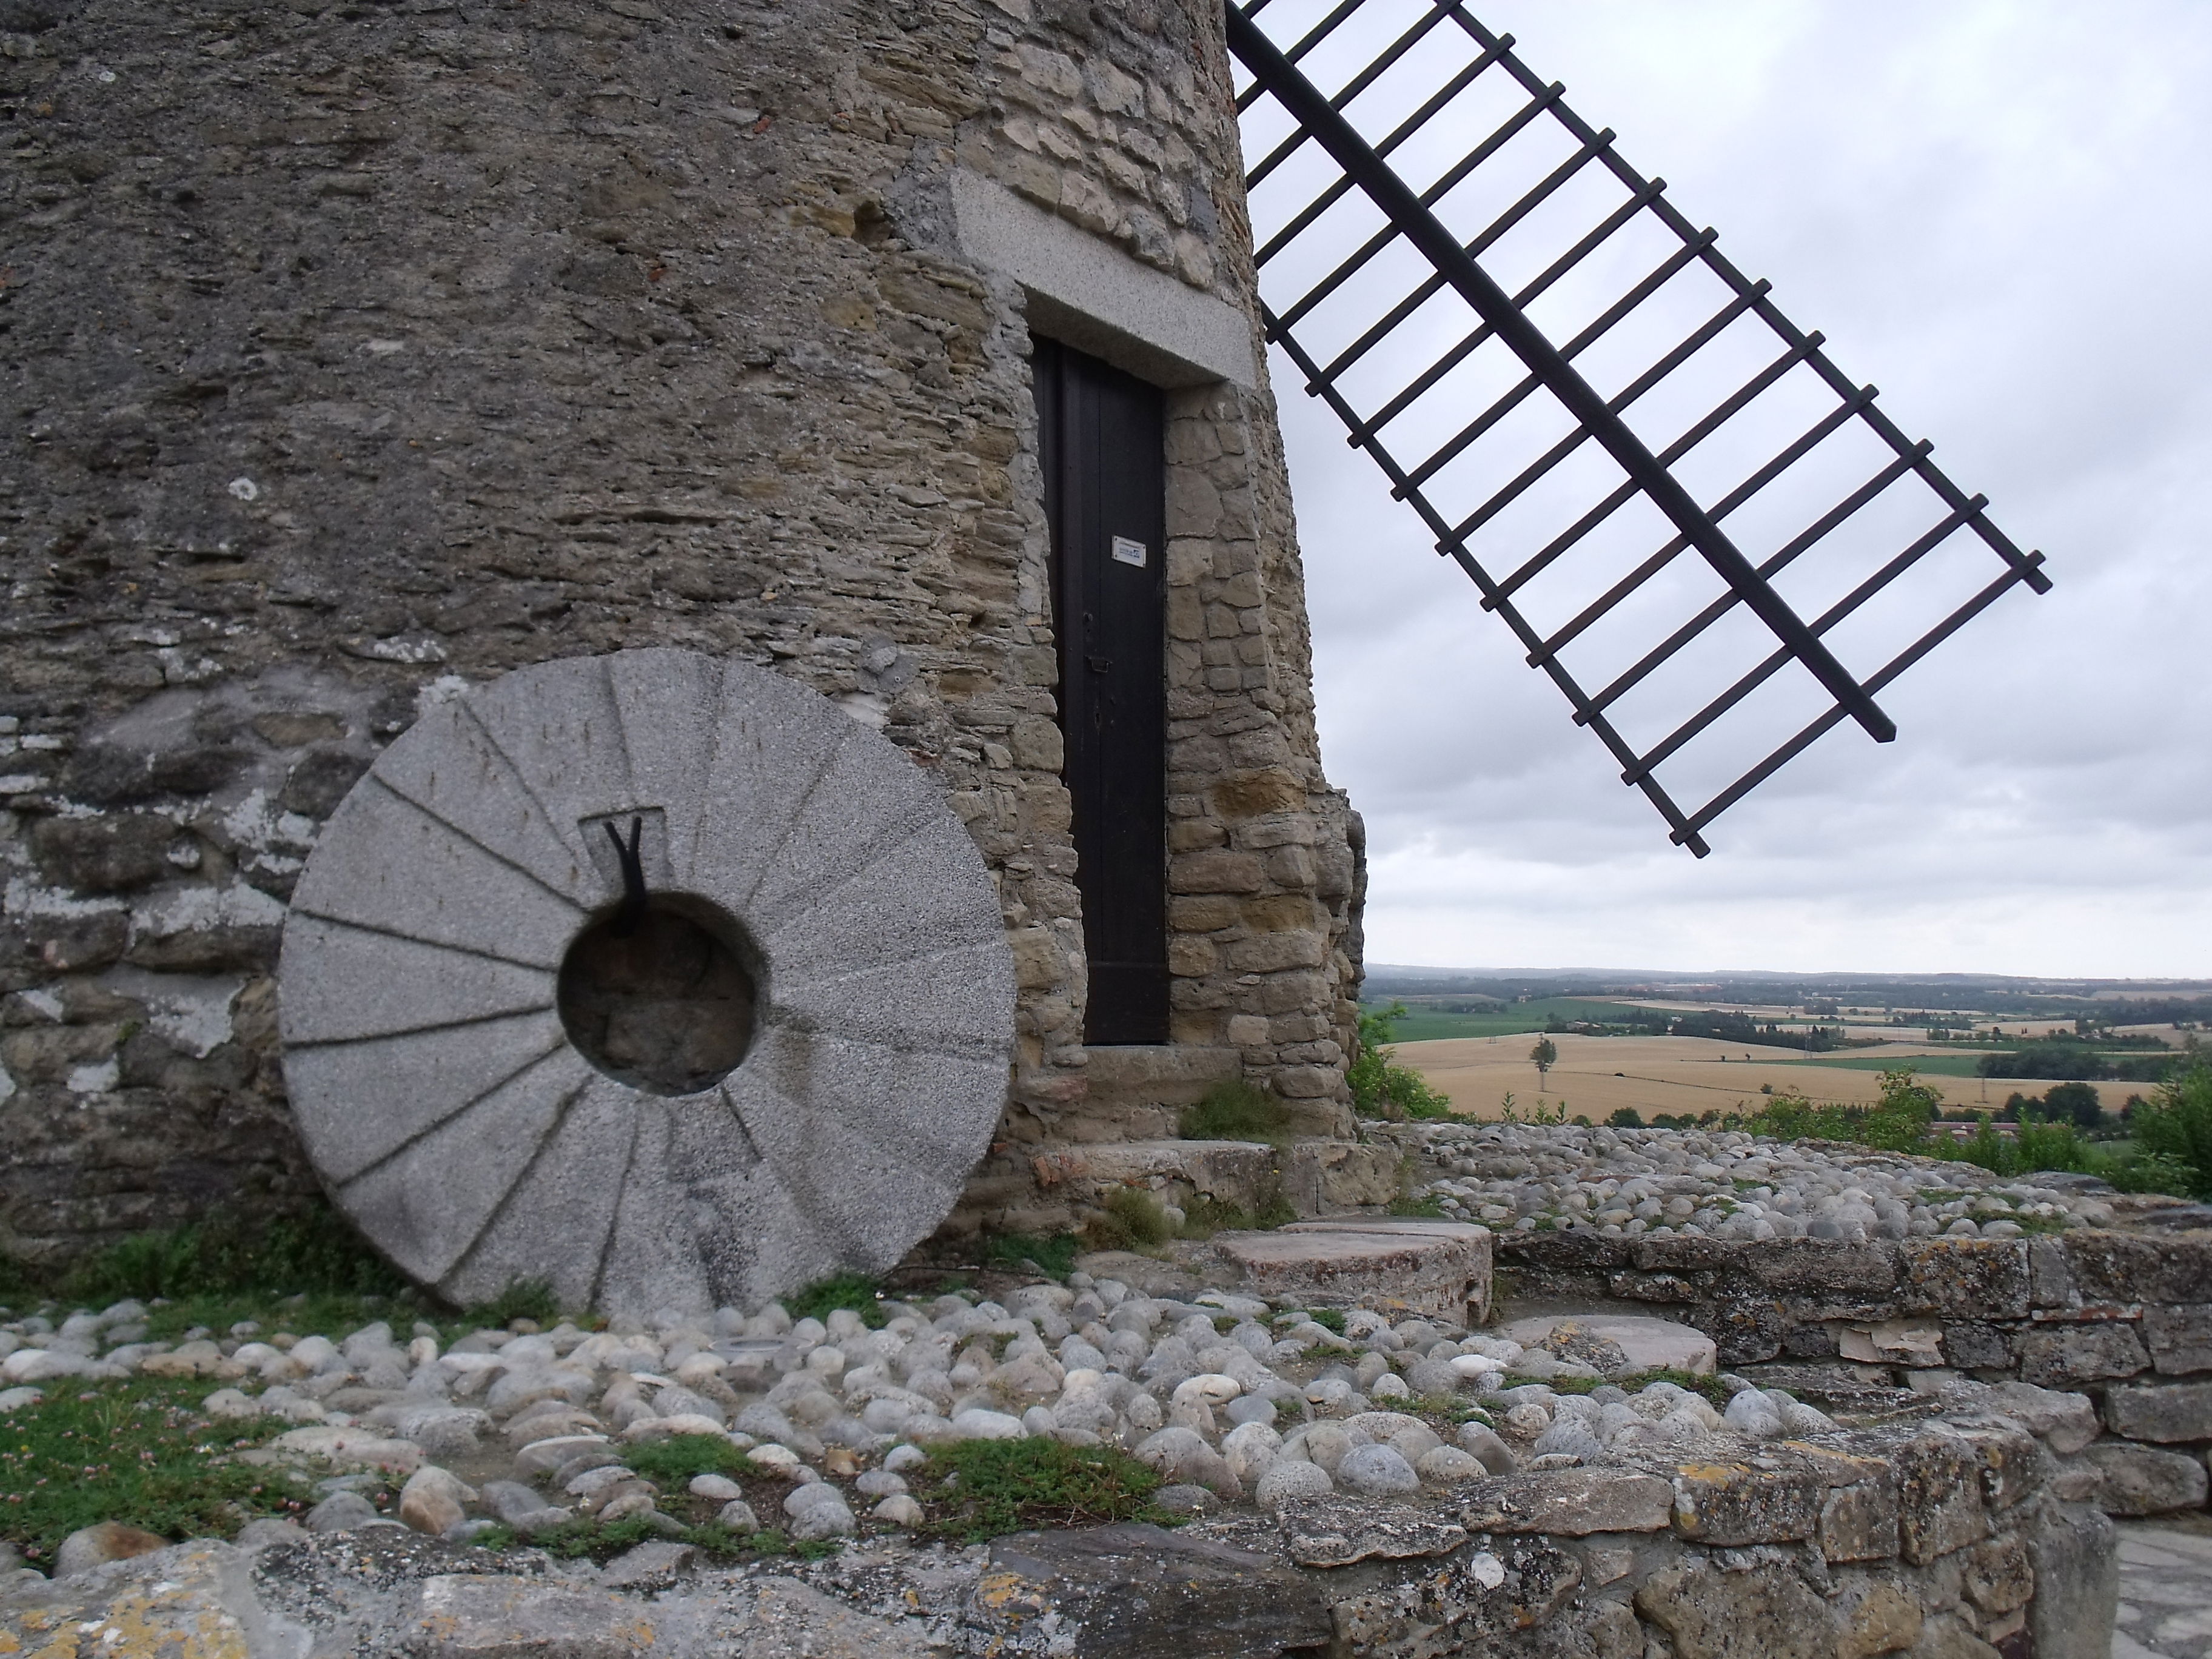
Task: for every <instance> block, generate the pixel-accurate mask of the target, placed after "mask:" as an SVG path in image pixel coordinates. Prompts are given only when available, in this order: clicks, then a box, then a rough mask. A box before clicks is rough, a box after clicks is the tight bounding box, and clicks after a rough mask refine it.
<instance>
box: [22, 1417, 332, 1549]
mask: <svg viewBox="0 0 2212 1659" xmlns="http://www.w3.org/2000/svg"><path fill="white" fill-rule="evenodd" d="M207 1392H208V1384H207V1383H206V1381H205V1380H204V1379H203V1378H193V1377H176V1378H153V1377H144V1378H134V1379H132V1380H131V1381H130V1382H125V1383H101V1384H100V1385H98V1386H97V1387H94V1388H89V1389H82V1390H80V1391H76V1392H56V1393H53V1394H50V1395H49V1396H48V1397H47V1398H46V1399H45V1400H42V1401H37V1402H35V1403H33V1404H31V1405H27V1406H21V1407H17V1408H16V1409H15V1411H13V1412H10V1413H8V1414H7V1416H6V1417H4V1418H0V1541H5V1542H7V1543H9V1544H13V1545H14V1546H15V1547H16V1548H18V1549H20V1550H21V1552H22V1553H23V1555H24V1557H25V1558H26V1559H27V1560H29V1561H31V1562H32V1563H33V1565H39V1566H42V1567H43V1566H47V1565H50V1564H51V1562H52V1557H53V1553H54V1551H55V1550H56V1549H58V1547H60V1545H61V1541H62V1540H63V1539H64V1538H66V1537H68V1536H69V1535H70V1534H71V1533H73V1532H75V1531H76V1529H77V1528H80V1527H88V1526H91V1525H92V1524H93V1523H94V1522H98V1521H121V1522H126V1523H127V1524H129V1525H131V1526H134V1527H141V1528H144V1529H145V1530H147V1531H149V1532H153V1533H159V1534H161V1535H162V1536H164V1537H168V1538H191V1537H209V1536H220V1537H224V1538H228V1537H229V1536H230V1535H231V1534H234V1533H235V1532H236V1531H237V1530H238V1528H240V1526H242V1525H243V1524H244V1523H245V1522H247V1521H249V1520H251V1519H252V1518H253V1517H254V1516H257V1515H290V1514H296V1513H298V1512H300V1511H302V1510H305V1509H306V1508H307V1504H308V1503H309V1502H310V1501H311V1500H310V1498H309V1497H308V1494H307V1487H306V1486H305V1485H304V1484H302V1485H300V1486H294V1485H293V1484H291V1483H290V1482H289V1480H287V1479H286V1475H285V1472H284V1471H283V1469H281V1468H255V1467H250V1466H248V1465H245V1464H240V1463H232V1462H221V1461H218V1458H217V1454H220V1453H222V1452H224V1451H234V1450H241V1449H245V1448H247V1447H250V1446H255V1445H258V1444H259V1443H262V1442H263V1441H264V1440H267V1439H270V1437H273V1436H275V1435H276V1434H277V1433H279V1432H280V1431H283V1429H284V1428H286V1427H287V1426H288V1425H286V1424H284V1423H283V1422H282V1421H276V1420H264V1421H263V1422H259V1423H248V1424H242V1425H241V1424H233V1423H228V1422H221V1423H211V1422H210V1421H209V1420H208V1419H206V1418H205V1417H204V1416H202V1415H201V1413H200V1408H199V1407H200V1401H201V1399H202V1398H203V1397H204V1395H206V1394H207Z"/></svg>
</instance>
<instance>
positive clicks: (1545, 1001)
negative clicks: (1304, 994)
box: [1363, 997, 1651, 1042]
mask: <svg viewBox="0 0 2212 1659" xmlns="http://www.w3.org/2000/svg"><path fill="white" fill-rule="evenodd" d="M1381 1006H1384V1007H1388V1006H1389V1004H1388V1003H1384V1004H1383V1005H1381ZM1375 1010H1376V1005H1375V1004H1372V1003H1370V1004H1369V1005H1368V1006H1367V1007H1366V1008H1365V1009H1364V1011H1363V1012H1367V1013H1373V1012H1375ZM1554 1015H1556V1016H1558V1017H1559V1018H1560V1019H1562V1020H1577V1019H1589V1020H1599V1021H1602V1022H1604V1023H1605V1024H1622V1023H1625V1022H1626V1021H1629V1020H1633V1019H1649V1018H1650V1017H1651V1014H1650V1010H1649V1009H1644V1008H1631V1007H1629V1006H1626V1005H1625V1004H1623V1003H1618V1002H1595V1001H1590V1000H1585V999H1583V998H1581V997H1544V998H1541V999H1540V1000H1537V1001H1534V1002H1516V1003H1514V1004H1512V1005H1511V1006H1506V1007H1498V1008H1491V1009H1486V1010H1484V1011H1483V1012H1480V1013H1478V1014H1445V1013H1436V1012H1431V1011H1429V1010H1428V1009H1425V1008H1419V1009H1416V1010H1414V1011H1413V1012H1412V1013H1409V1014H1407V1016H1406V1017H1405V1018H1403V1019H1400V1020H1396V1021H1394V1022H1393V1023H1392V1041H1394V1042H1433V1041H1435V1040H1436V1039H1437V1038H1439V1037H1493V1036H1520V1035H1521V1034H1522V1033H1524V1032H1528V1031H1541V1030H1543V1029H1544V1028H1545V1027H1546V1026H1547V1025H1548V1024H1550V1023H1551V1021H1552V1018H1553V1016H1554Z"/></svg>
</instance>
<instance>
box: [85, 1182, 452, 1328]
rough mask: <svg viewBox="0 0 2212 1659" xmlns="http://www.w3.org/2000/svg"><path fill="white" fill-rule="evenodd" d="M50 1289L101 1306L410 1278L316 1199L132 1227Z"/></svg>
mask: <svg viewBox="0 0 2212 1659" xmlns="http://www.w3.org/2000/svg"><path fill="white" fill-rule="evenodd" d="M57 1288H58V1290H59V1291H60V1292H61V1294H62V1295H63V1297H65V1298H67V1299H70V1300H73V1301H76V1302H82V1303H91V1304H106V1303H111V1302H119V1301H121V1300H123V1299H124V1298H125V1297H138V1298H139V1299H141V1300H143V1301H151V1300H153V1299H154V1298H155V1297H168V1298H170V1299H171V1300H181V1299H183V1298H185V1297H203V1296H220V1295H236V1294H239V1293H240V1292H254V1291H259V1292H263V1293H278V1294H283V1293H289V1292H295V1291H308V1292H310V1293H316V1292H319V1293H322V1294H325V1295H331V1296H356V1297H358V1296H392V1295H396V1294H398V1292H399V1291H404V1290H405V1289H407V1288H408V1285H407V1280H406V1279H405V1277H404V1275H402V1274H401V1273H400V1272H399V1270H398V1268H396V1267H393V1266H392V1264H391V1263H390V1262H388V1261H386V1260H385V1259H384V1258H383V1257H382V1256H380V1255H378V1254H377V1253H376V1251H375V1250H374V1249H372V1248H371V1247H370V1245H369V1243H368V1240H367V1239H365V1238H363V1237H362V1236H361V1234H360V1233H359V1232H358V1231H356V1230H355V1228H354V1225H353V1224H352V1223H351V1222H349V1221H348V1220H347V1219H346V1218H344V1217H343V1216H342V1215H340V1214H339V1213H338V1212H337V1211H336V1210H333V1209H331V1207H330V1206H328V1205H325V1204H313V1205H309V1206H306V1207H305V1208H302V1209H300V1210H296V1211H292V1212H286V1213H280V1214H276V1215H272V1216H258V1217H248V1216H246V1215H244V1214H242V1213H240V1212H237V1211H233V1210H217V1211H215V1212H211V1213H210V1215H209V1216H208V1217H207V1218H206V1219H205V1220H204V1221H202V1222H200V1223H198V1224H197V1225H193V1226H190V1227H180V1228H176V1229H173V1230H172V1231H160V1232H146V1233H137V1234H134V1235H132V1236H131V1237H129V1238H124V1239H118V1241H117V1242H116V1243H112V1244H111V1245H109V1246H108V1247H107V1248H106V1249H104V1250H101V1251H100V1252H98V1253H97V1254H95V1255H93V1256H91V1257H89V1258H88V1259H87V1260H86V1261H83V1262H82V1263H80V1264H79V1265H78V1266H77V1267H76V1268H75V1269H74V1270H73V1271H72V1272H70V1273H68V1274H67V1275H65V1276H64V1278H63V1279H62V1280H61V1281H60V1283H59V1285H58V1286H57Z"/></svg>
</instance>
